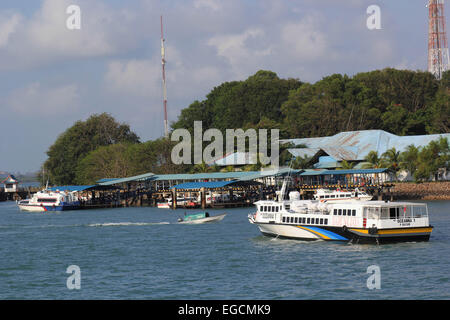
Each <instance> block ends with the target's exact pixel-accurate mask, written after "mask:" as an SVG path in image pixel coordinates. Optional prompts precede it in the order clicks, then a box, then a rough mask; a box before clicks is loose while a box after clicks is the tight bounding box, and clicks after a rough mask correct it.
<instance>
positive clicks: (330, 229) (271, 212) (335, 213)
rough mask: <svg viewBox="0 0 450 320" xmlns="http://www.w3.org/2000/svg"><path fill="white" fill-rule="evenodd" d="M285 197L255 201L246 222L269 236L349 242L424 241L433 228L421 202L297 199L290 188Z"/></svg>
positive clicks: (297, 196) (297, 195)
mask: <svg viewBox="0 0 450 320" xmlns="http://www.w3.org/2000/svg"><path fill="white" fill-rule="evenodd" d="M281 194H283V192H281ZM289 197H290V200H280V201H258V202H256V203H255V205H256V208H257V210H256V213H254V214H250V215H249V216H248V218H249V221H250V223H252V224H256V225H257V226H258V227H259V229H260V231H261V232H262V234H264V235H266V236H270V237H277V238H288V239H299V240H327V241H329V240H334V241H345V242H350V243H377V244H383V243H392V242H407V241H428V240H429V238H430V234H431V232H432V230H433V227H432V226H430V224H429V219H428V209H427V205H426V204H423V203H411V202H384V201H341V202H337V203H326V202H320V201H318V200H299V199H300V194H299V193H298V192H291V193H290V194H289ZM280 198H281V197H280Z"/></svg>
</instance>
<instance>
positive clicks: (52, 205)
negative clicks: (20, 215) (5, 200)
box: [17, 190, 80, 212]
mask: <svg viewBox="0 0 450 320" xmlns="http://www.w3.org/2000/svg"><path fill="white" fill-rule="evenodd" d="M17 205H18V206H19V209H20V210H22V211H31V212H42V211H63V210H75V209H79V208H80V201H79V200H78V198H77V197H76V196H75V195H74V194H73V193H72V192H64V191H46V190H43V191H39V192H37V193H35V194H34V195H33V196H32V197H31V199H27V200H21V201H19V202H18V203H17Z"/></svg>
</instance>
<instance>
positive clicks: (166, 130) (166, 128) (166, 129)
mask: <svg viewBox="0 0 450 320" xmlns="http://www.w3.org/2000/svg"><path fill="white" fill-rule="evenodd" d="M164 41H165V39H164V33H163V18H162V16H161V64H162V84H163V109H164V136H165V137H166V138H169V123H168V121H167V89H166V52H165V48H164Z"/></svg>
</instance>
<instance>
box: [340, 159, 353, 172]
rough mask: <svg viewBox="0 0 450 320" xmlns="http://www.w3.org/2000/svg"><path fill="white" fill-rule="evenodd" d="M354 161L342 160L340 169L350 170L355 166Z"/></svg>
mask: <svg viewBox="0 0 450 320" xmlns="http://www.w3.org/2000/svg"><path fill="white" fill-rule="evenodd" d="M355 165H356V162H348V161H347V160H342V161H341V163H340V169H342V170H351V169H353V168H354V167H355Z"/></svg>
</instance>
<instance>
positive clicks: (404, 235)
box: [252, 222, 433, 244]
mask: <svg viewBox="0 0 450 320" xmlns="http://www.w3.org/2000/svg"><path fill="white" fill-rule="evenodd" d="M252 223H254V224H257V225H258V228H259V230H260V231H261V233H262V234H263V235H265V236H268V237H276V238H281V239H296V240H304V241H311V240H312V241H314V240H324V241H342V242H348V243H355V244H356V243H361V244H364V243H374V244H387V243H398V242H422V241H428V240H429V239H430V235H431V232H432V230H433V227H431V226H429V227H417V228H398V229H384V230H369V229H355V228H342V227H324V226H321V227H316V226H308V225H285V224H270V223H255V222H252Z"/></svg>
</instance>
